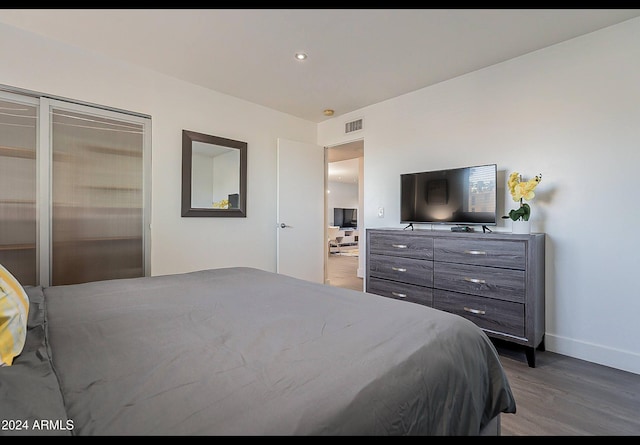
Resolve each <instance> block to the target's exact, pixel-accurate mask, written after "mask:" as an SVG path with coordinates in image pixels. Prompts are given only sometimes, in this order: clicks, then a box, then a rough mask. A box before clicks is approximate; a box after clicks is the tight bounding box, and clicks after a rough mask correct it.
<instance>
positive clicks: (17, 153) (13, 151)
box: [0, 145, 36, 159]
mask: <svg viewBox="0 0 640 445" xmlns="http://www.w3.org/2000/svg"><path fill="white" fill-rule="evenodd" d="M0 156H5V157H8V158H23V159H35V158H36V151H35V150H32V149H29V148H20V147H4V146H1V145H0Z"/></svg>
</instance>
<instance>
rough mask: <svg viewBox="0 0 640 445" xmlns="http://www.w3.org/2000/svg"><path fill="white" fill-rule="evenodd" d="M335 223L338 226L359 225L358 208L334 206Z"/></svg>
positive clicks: (355, 226) (353, 226)
mask: <svg viewBox="0 0 640 445" xmlns="http://www.w3.org/2000/svg"><path fill="white" fill-rule="evenodd" d="M333 225H334V226H338V227H351V228H357V227H358V209H345V208H342V207H334V209H333Z"/></svg>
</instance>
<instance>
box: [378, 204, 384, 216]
mask: <svg viewBox="0 0 640 445" xmlns="http://www.w3.org/2000/svg"><path fill="white" fill-rule="evenodd" d="M378 218H384V207H378Z"/></svg>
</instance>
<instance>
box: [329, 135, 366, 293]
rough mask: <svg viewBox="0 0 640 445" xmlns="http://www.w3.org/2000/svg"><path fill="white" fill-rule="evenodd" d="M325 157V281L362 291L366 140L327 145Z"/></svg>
mask: <svg viewBox="0 0 640 445" xmlns="http://www.w3.org/2000/svg"><path fill="white" fill-rule="evenodd" d="M326 160H327V182H326V184H327V190H326V193H327V198H326V203H327V205H326V220H327V223H328V228H327V241H328V247H327V262H326V271H327V273H326V281H327V283H328V284H330V285H332V286H338V287H346V288H350V289H355V290H359V291H362V290H363V289H364V284H363V276H364V272H363V271H364V260H363V258H362V255H361V252H362V246H364V230H362V229H363V227H364V224H363V219H362V215H363V205H362V203H363V202H364V199H363V189H364V187H363V185H364V184H363V173H364V141H363V140H358V141H353V142H348V143H345V144H341V145H336V146H332V147H327V155H326Z"/></svg>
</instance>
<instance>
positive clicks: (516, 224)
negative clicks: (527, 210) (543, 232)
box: [511, 219, 531, 235]
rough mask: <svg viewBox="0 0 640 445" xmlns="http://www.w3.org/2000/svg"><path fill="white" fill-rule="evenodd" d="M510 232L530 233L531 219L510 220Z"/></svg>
mask: <svg viewBox="0 0 640 445" xmlns="http://www.w3.org/2000/svg"><path fill="white" fill-rule="evenodd" d="M511 233H517V234H519V235H528V234H530V233H531V221H522V220H520V219H519V220H517V221H512V222H511Z"/></svg>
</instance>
